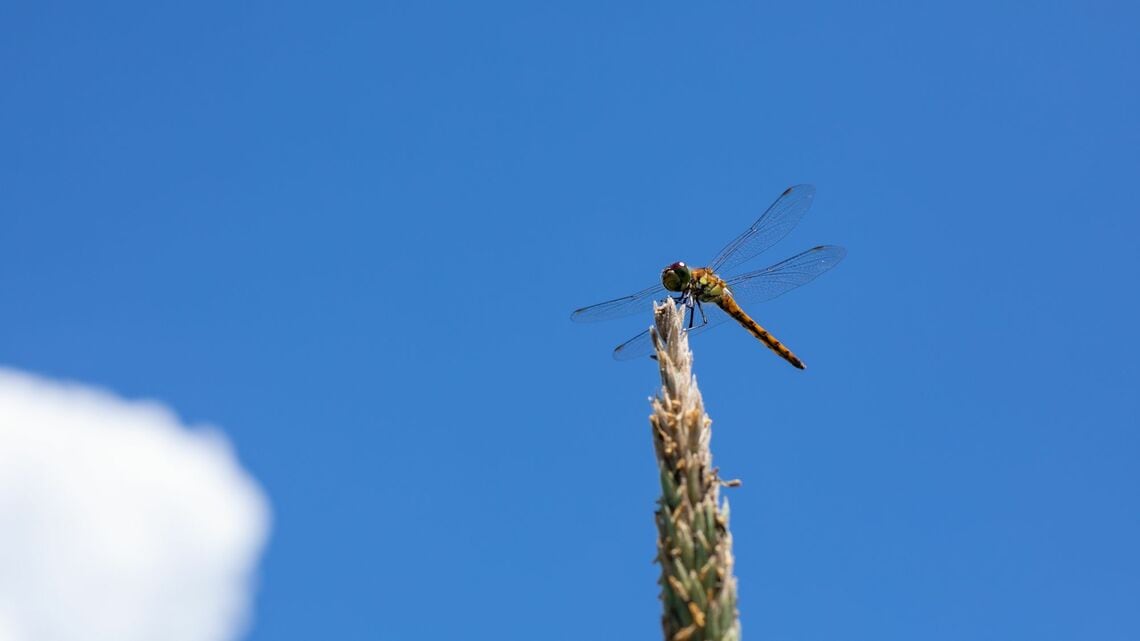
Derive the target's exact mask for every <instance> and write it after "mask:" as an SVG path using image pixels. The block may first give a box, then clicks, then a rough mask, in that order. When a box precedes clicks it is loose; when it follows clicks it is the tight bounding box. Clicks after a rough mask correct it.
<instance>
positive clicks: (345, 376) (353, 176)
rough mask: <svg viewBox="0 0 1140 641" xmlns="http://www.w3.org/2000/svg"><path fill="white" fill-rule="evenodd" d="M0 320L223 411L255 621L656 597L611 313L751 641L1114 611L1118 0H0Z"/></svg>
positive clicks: (634, 434) (297, 625)
mask: <svg viewBox="0 0 1140 641" xmlns="http://www.w3.org/2000/svg"><path fill="white" fill-rule="evenodd" d="M0 25H2V26H0V72H2V82H0V122H2V124H0V300H2V301H3V307H4V310H5V311H4V313H3V314H2V315H0V363H2V364H3V365H5V366H8V367H13V368H18V369H22V370H27V371H30V372H35V373H38V374H40V375H43V376H48V377H53V378H59V379H66V380H78V381H85V382H89V383H93V384H96V385H100V386H103V387H106V388H109V389H112V390H115V391H116V392H117V393H119V394H121V395H123V396H126V397H128V398H151V399H159V400H161V401H162V402H164V403H166V404H168V405H169V406H170V407H172V408H174V409H175V410H176V411H177V412H178V413H179V414H180V415H181V416H182V417H184V419H185V420H186V421H189V422H198V421H208V422H211V423H214V424H217V425H219V426H221V427H222V428H223V429H224V430H225V432H226V433H227V434H228V435H229V437H230V439H231V440H232V442H233V444H234V446H235V448H236V451H237V455H238V457H239V458H240V460H241V461H242V463H243V465H244V466H245V467H246V469H247V470H248V471H249V472H250V473H251V474H252V475H253V476H254V477H256V479H258V481H259V483H260V484H261V485H262V487H263V488H264V490H265V492H266V494H267V495H268V498H269V500H270V502H271V504H272V508H273V515H274V524H273V531H272V534H271V539H270V542H269V547H268V549H267V553H266V555H265V557H264V560H263V563H262V565H261V569H260V573H259V576H260V588H259V591H258V595H257V601H256V608H255V613H254V617H255V623H254V627H253V629H252V632H251V633H250V634H249V636H248V639H250V640H252V641H269V640H273V641H278V640H287V639H313V638H329V639H343V640H351V639H406V638H425V639H460V638H462V639H531V638H544V639H577V638H582V636H583V635H584V634H589V635H591V636H597V637H600V638H615V639H616V638H656V637H657V635H658V627H657V625H658V623H657V620H658V616H659V612H658V610H659V608H658V603H657V600H656V598H657V597H656V594H657V590H656V586H655V583H654V582H655V579H656V576H657V568H656V566H654V565H652V564H651V560H652V558H653V555H654V548H653V545H654V528H653V522H652V516H651V515H652V510H653V501H654V499H655V497H656V487H655V484H656V475H655V471H654V469H655V468H654V464H653V459H652V447H651V442H650V438H649V429H648V423H647V420H646V416H647V414H648V410H649V406H648V403H647V398H648V396H649V395H651V394H652V393H653V391H654V389H655V381H654V379H655V376H656V370H655V367H654V366H653V364H652V363H651V362H650V361H645V362H634V363H617V362H614V361H613V360H612V359H611V358H610V356H609V351H610V349H612V347H613V346H614V345H616V344H617V343H618V342H619V341H621V340H623V339H624V338H626V337H628V336H629V335H630V334H632V333H635V332H636V331H639V330H640V329H642V328H644V327H645V326H647V325H648V323H649V320H650V318H649V313H648V310H647V312H646V315H645V316H644V317H643V318H640V319H637V318H634V319H630V320H628V321H626V322H620V321H614V322H610V323H601V324H594V325H575V324H572V323H571V322H570V321H569V319H568V316H569V312H570V311H571V310H572V309H574V308H576V307H579V306H582V305H586V304H590V303H594V302H598V301H601V300H605V299H608V298H612V297H615V296H619V295H623V294H626V293H629V292H632V291H634V290H637V289H641V288H643V287H646V286H648V285H651V284H653V283H654V281H655V279H656V278H657V275H658V273H659V270H660V269H661V267H662V266H664V265H665V264H668V263H670V262H673V261H675V260H685V261H687V262H690V263H694V264H699V263H701V262H702V261H705V260H708V259H709V258H711V256H712V255H713V254H714V253H715V252H716V250H718V249H719V248H720V246H721V245H723V244H724V243H725V242H727V241H728V240H729V239H730V238H732V237H733V236H734V235H735V234H737V233H738V232H740V231H741V230H742V229H743V228H745V227H746V226H747V225H748V224H749V223H751V221H752V220H754V219H755V217H756V216H757V215H758V214H759V213H760V212H761V211H762V210H763V208H764V207H766V206H767V205H768V203H770V202H771V201H772V199H773V198H775V197H776V196H777V195H778V194H779V193H780V192H781V191H782V190H783V189H784V188H785V187H787V186H788V185H791V184H795V183H805V182H806V183H813V184H815V185H816V187H817V189H818V195H817V197H816V199H815V205H814V207H813V209H812V211H811V212H810V213H809V214H808V216H807V217H806V218H805V220H804V221H803V222H802V223H801V224H800V226H799V227H798V228H797V229H796V230H795V231H794V232H793V233H792V234H791V235H790V236H789V237H788V238H787V239H786V240H785V241H783V242H781V243H780V244H779V245H777V247H776V248H775V249H773V250H771V251H770V252H767V253H766V254H765V255H764V256H763V257H762V258H761V259H758V260H757V261H756V262H755V263H753V264H750V267H762V266H764V265H766V264H768V263H771V262H776V261H777V260H780V259H782V258H784V257H786V256H789V255H791V254H793V253H795V252H797V251H799V250H801V249H806V248H807V247H810V246H812V245H816V244H822V243H831V244H840V245H844V246H846V247H847V249H848V252H849V254H848V257H847V259H846V260H845V261H844V262H843V263H842V264H841V265H839V267H837V268H836V269H835V270H833V271H832V272H830V273H828V274H825V275H824V276H823V277H821V278H820V279H819V280H817V281H815V282H813V283H811V284H810V285H809V286H807V287H804V288H802V289H801V290H797V291H795V292H792V293H790V294H788V295H786V296H784V297H782V298H780V299H778V300H776V301H773V302H771V303H767V304H763V305H759V306H755V307H754V308H752V309H750V311H751V312H752V313H753V314H754V315H755V316H756V317H757V319H758V320H759V321H760V322H761V323H762V324H764V325H765V326H766V327H768V328H769V329H770V330H772V331H773V332H774V333H775V334H776V335H777V336H779V337H780V338H781V339H782V340H784V341H785V342H787V343H788V345H789V346H790V347H791V348H792V349H793V350H795V351H796V353H797V354H798V355H799V356H801V357H802V358H803V359H804V360H805V361H806V362H807V364H808V369H807V370H806V371H804V372H799V371H796V370H794V369H792V368H790V367H788V365H787V364H786V363H784V362H782V361H780V360H779V359H778V358H775V357H774V356H773V355H772V354H771V353H769V352H767V351H766V350H764V349H763V348H762V347H760V346H758V345H757V344H755V342H754V341H753V340H752V339H750V338H749V337H748V336H747V335H746V334H745V333H744V332H742V331H739V330H737V329H736V328H730V327H728V326H726V327H724V328H721V329H718V330H717V331H715V332H712V333H710V334H708V335H707V336H702V337H701V339H700V340H699V341H694V346H695V350H696V372H697V376H698V379H699V381H700V384H701V388H702V391H703V393H704V396H705V400H706V403H707V407H708V410H709V412H710V414H711V415H712V417H713V419H714V421H715V423H714V438H713V448H714V456H715V460H716V463H717V464H718V465H719V466H720V468H721V470H722V472H723V473H724V475H725V476H727V477H739V478H741V479H743V481H744V485H743V487H741V488H739V489H735V490H732V491H730V492H729V498H730V500H731V501H732V515H733V533H734V537H735V546H736V547H735V552H736V557H737V574H738V577H739V580H740V598H741V601H740V609H741V613H742V620H743V625H744V633H745V635H746V636H747V637H748V638H750V639H787V640H793V639H794V640H814V639H821V640H822V639H880V640H890V639H898V640H904V639H907V640H909V639H915V638H922V639H927V640H941V639H945V640H958V639H979V640H980V639H994V640H1008V639H1034V640H1035V641H1045V640H1054V639H1055V640H1067V639H1074V640H1075V639H1098V640H1101V641H1110V640H1116V639H1119V640H1125V639H1136V638H1138V637H1140V614H1138V610H1137V609H1136V607H1135V600H1136V595H1137V594H1138V592H1140V551H1138V548H1137V546H1136V543H1135V542H1136V541H1137V540H1140V508H1138V505H1140V474H1138V473H1137V469H1136V461H1137V457H1138V456H1140V436H1138V434H1137V428H1138V427H1140V421H1138V418H1140V395H1138V383H1140V366H1138V364H1137V363H1138V360H1140V343H1138V341H1137V340H1136V336H1135V331H1136V326H1137V324H1138V322H1140V313H1138V304H1137V298H1136V289H1135V288H1136V285H1135V281H1136V278H1137V277H1138V276H1140V259H1138V257H1137V247H1136V240H1135V239H1136V238H1137V237H1138V236H1140V224H1138V223H1137V216H1136V214H1137V209H1138V207H1137V204H1136V202H1137V196H1136V194H1135V193H1134V192H1135V190H1136V186H1137V180H1138V177H1140V126H1138V122H1137V114H1138V113H1140V84H1138V83H1137V82H1136V69H1137V65H1138V63H1140V40H1138V39H1137V38H1136V32H1137V27H1138V26H1140V11H1138V10H1137V8H1136V6H1135V5H1133V4H1131V3H1125V2H1093V3H1077V2H1053V3H1044V4H1038V5H1026V4H1021V3H1004V2H999V3H953V4H949V5H947V4H945V3H897V2H896V3H885V2H874V3H858V4H842V3H840V4H832V3H781V4H761V3H728V4H724V5H721V6H714V7H710V6H704V5H701V4H699V3H698V4H694V3H664V4H662V3H633V4H626V5H622V6H615V5H614V4H613V3H573V4H571V5H569V6H561V7H553V6H534V5H533V3H474V4H471V3H469V4H459V5H449V4H444V3H432V4H428V3H422V4H419V3H417V4H404V3H399V4H387V5H379V6H378V5H377V4H374V3H359V4H333V5H322V6H321V7H316V6H309V5H308V4H306V3H242V4H235V3H196V4H194V5H193V6H192V7H181V6H178V5H174V4H169V3H160V4H157V5H156V4H153V3H121V4H114V5H98V6H95V5H91V4H88V3H34V4H20V5H13V4H8V5H5V6H4V7H3V8H0Z"/></svg>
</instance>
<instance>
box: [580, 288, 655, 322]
mask: <svg viewBox="0 0 1140 641" xmlns="http://www.w3.org/2000/svg"><path fill="white" fill-rule="evenodd" d="M664 297H665V288H664V287H662V286H661V285H654V286H653V287H647V288H645V289H643V290H641V291H640V292H637V293H636V294H630V295H629V296H622V297H621V298H615V299H613V300H608V301H606V302H604V303H598V304H597V305H590V306H589V307H583V308H581V309H576V310H574V311H573V312H572V313H571V314H570V320H573V321H577V322H579V323H591V322H594V321H603V320H610V319H613V318H621V317H623V316H632V315H633V314H637V313H640V312H652V311H653V301H655V300H658V299H661V298H664Z"/></svg>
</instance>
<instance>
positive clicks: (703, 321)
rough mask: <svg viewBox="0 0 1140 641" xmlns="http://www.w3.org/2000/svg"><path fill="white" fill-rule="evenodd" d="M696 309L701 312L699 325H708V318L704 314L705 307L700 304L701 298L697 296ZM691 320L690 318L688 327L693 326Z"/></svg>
mask: <svg viewBox="0 0 1140 641" xmlns="http://www.w3.org/2000/svg"><path fill="white" fill-rule="evenodd" d="M697 309H698V310H700V312H701V325H708V324H709V319H708V317H707V316H705V308H704V307H703V306H702V305H701V299H699V298H698V299H697ZM691 321H692V319H690V322H689V327H692V326H693V323H692V322H691Z"/></svg>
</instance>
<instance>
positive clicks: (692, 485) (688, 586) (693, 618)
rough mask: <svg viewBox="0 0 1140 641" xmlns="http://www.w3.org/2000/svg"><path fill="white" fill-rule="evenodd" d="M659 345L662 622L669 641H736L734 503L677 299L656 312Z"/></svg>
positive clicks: (656, 422) (656, 440)
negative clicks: (726, 491)
mask: <svg viewBox="0 0 1140 641" xmlns="http://www.w3.org/2000/svg"><path fill="white" fill-rule="evenodd" d="M654 310H655V311H654V313H655V316H656V318H655V320H656V328H655V329H654V330H652V331H653V343H654V346H655V347H656V349H657V362H658V364H659V365H660V368H661V393H660V395H659V396H658V397H657V398H655V399H653V414H652V415H650V417H649V423H650V425H651V426H652V428H653V448H654V450H655V451H656V454H657V466H658V469H659V471H660V474H661V498H660V500H659V501H658V507H657V513H656V520H657V562H658V563H659V564H660V565H661V580H660V585H661V601H662V605H663V606H664V614H663V615H662V617H661V624H662V627H663V628H664V631H665V639H666V641H722V640H723V641H729V640H731V641H736V640H738V639H740V620H739V613H738V612H737V610H736V578H735V577H734V576H733V575H732V535H731V534H730V533H729V531H728V501H727V499H726V500H725V501H724V503H723V505H721V504H720V502H719V495H720V486H721V484H722V481H721V480H720V477H719V475H718V474H717V469H716V468H714V467H713V466H712V453H711V452H710V451H709V440H710V438H711V436H712V432H711V430H710V426H711V425H712V419H710V418H709V417H708V415H707V414H705V410H704V404H703V402H702V401H701V392H700V390H698V389H697V381H696V378H694V377H693V369H692V368H693V354H692V352H691V351H689V341H688V338H687V337H686V335H685V332H684V330H683V325H682V323H683V321H684V316H685V313H684V310H683V309H681V310H678V308H677V306H676V305H674V304H673V302H671V301H667V302H665V303H663V304H661V305H658V306H656V307H655V308H654Z"/></svg>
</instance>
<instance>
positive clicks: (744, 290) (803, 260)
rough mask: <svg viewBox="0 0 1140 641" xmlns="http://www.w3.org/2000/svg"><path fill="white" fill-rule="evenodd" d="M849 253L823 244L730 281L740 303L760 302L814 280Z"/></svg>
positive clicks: (734, 296) (731, 288)
mask: <svg viewBox="0 0 1140 641" xmlns="http://www.w3.org/2000/svg"><path fill="white" fill-rule="evenodd" d="M846 255H847V250H846V249H843V248H842V247H837V246H835V245H820V246H819V247H813V248H811V249H809V250H807V251H806V252H802V253H799V254H796V255H795V256H792V257H791V258H789V259H787V260H784V261H780V262H778V263H776V264H775V265H772V266H771V267H765V268H764V269H758V270H756V271H754V272H748V273H746V274H740V275H739V276H734V277H732V278H729V279H728V280H727V281H726V282H727V283H728V289H729V291H731V292H732V297H733V298H735V299H736V300H737V302H742V303H760V302H763V301H766V300H772V299H773V298H775V297H777V296H779V295H780V294H783V293H785V292H787V291H790V290H793V289H795V288H797V287H799V286H800V285H804V284H806V283H809V282H811V281H812V280H813V279H814V278H815V277H816V276H819V275H820V274H822V273H823V272H825V271H827V270H829V269H831V268H832V267H835V266H836V265H838V264H839V261H841V260H843V257H844V256H846Z"/></svg>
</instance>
